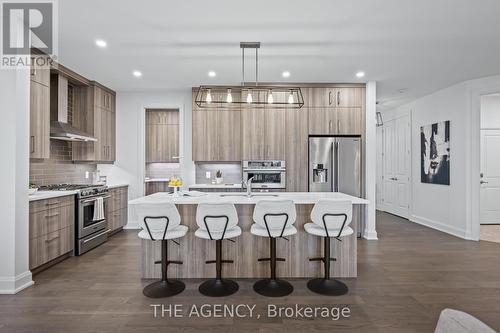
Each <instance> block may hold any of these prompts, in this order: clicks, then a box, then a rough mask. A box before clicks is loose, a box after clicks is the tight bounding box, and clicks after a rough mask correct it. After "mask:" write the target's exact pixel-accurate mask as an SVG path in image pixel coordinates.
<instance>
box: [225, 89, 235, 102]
mask: <svg viewBox="0 0 500 333" xmlns="http://www.w3.org/2000/svg"><path fill="white" fill-rule="evenodd" d="M226 102H228V103H232V102H233V95H231V89H228V90H227V96H226Z"/></svg>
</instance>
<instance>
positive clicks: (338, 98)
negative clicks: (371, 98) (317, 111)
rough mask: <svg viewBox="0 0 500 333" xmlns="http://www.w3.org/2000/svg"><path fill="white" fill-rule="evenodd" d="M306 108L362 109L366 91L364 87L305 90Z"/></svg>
mask: <svg viewBox="0 0 500 333" xmlns="http://www.w3.org/2000/svg"><path fill="white" fill-rule="evenodd" d="M302 90H303V91H307V93H306V94H304V106H305V107H308V108H330V107H331V108H335V107H361V106H362V103H363V101H364V98H363V94H364V91H365V89H364V88H362V87H324V88H322V87H314V88H304V89H302Z"/></svg>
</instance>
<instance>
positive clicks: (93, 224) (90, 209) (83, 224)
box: [78, 196, 109, 238]
mask: <svg viewBox="0 0 500 333" xmlns="http://www.w3.org/2000/svg"><path fill="white" fill-rule="evenodd" d="M108 198H109V196H105V197H103V199H104V202H103V205H104V218H103V219H99V220H94V209H95V205H96V202H97V201H96V198H88V199H81V200H80V202H79V209H78V210H79V211H78V238H83V237H85V236H88V235H91V234H93V233H95V232H97V231H100V230H102V229H105V228H106V227H107V226H108V222H107V221H106V207H107V205H108V200H107V199H108Z"/></svg>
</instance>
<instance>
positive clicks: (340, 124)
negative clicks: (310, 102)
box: [309, 107, 364, 135]
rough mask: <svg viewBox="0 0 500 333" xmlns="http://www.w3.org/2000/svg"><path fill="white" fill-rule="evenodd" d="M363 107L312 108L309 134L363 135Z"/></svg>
mask: <svg viewBox="0 0 500 333" xmlns="http://www.w3.org/2000/svg"><path fill="white" fill-rule="evenodd" d="M363 119H364V118H363V108H360V107H359V108H311V109H309V134H311V135H335V134H342V135H361V134H363V128H364V123H363Z"/></svg>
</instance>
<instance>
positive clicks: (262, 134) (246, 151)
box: [241, 108, 286, 160]
mask: <svg viewBox="0 0 500 333" xmlns="http://www.w3.org/2000/svg"><path fill="white" fill-rule="evenodd" d="M241 113H242V127H241V133H242V158H243V160H284V159H285V115H286V110H284V109H245V108H244V109H243V110H242V111H241Z"/></svg>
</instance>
